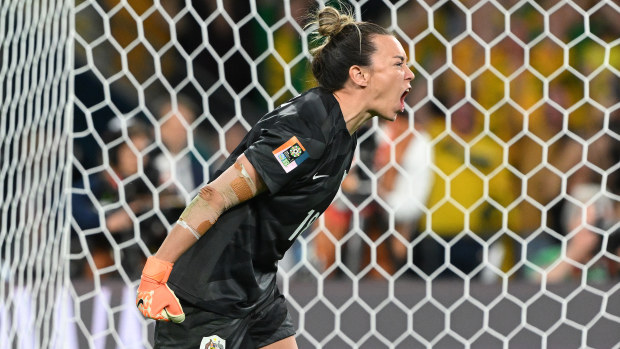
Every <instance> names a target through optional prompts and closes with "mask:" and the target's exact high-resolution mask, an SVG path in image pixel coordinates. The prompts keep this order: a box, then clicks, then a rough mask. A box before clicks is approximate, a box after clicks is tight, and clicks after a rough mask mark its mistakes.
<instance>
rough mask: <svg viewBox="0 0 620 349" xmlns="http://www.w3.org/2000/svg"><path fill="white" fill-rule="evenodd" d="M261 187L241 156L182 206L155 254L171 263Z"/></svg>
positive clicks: (261, 189)
mask: <svg viewBox="0 0 620 349" xmlns="http://www.w3.org/2000/svg"><path fill="white" fill-rule="evenodd" d="M264 190H265V185H264V183H263V181H262V179H261V178H260V177H259V176H258V174H257V173H256V171H255V170H254V168H253V167H252V165H251V164H250V162H249V161H248V160H247V159H246V158H245V156H244V155H241V156H240V157H239V159H238V160H237V162H236V163H235V164H234V165H233V166H231V167H230V168H229V169H227V170H226V171H224V173H222V175H220V176H219V177H218V178H217V179H216V180H215V181H213V183H211V184H209V185H207V186H205V187H203V188H202V189H201V190H200V193H199V194H198V196H196V197H195V198H194V200H192V202H191V203H190V204H189V205H188V206H187V207H186V208H185V210H184V211H183V213H182V214H181V217H179V220H178V221H177V224H175V225H174V227H173V228H172V230H171V231H170V233H169V234H168V236H167V237H166V239H165V240H164V242H163V243H162V245H161V246H160V247H159V250H158V251H157V253H156V254H155V257H157V258H159V259H162V260H165V261H168V262H171V263H174V262H176V260H177V259H178V258H179V257H180V256H181V255H182V254H183V253H184V252H185V251H187V250H188V249H189V248H190V247H191V246H192V245H193V244H195V243H196V241H198V239H200V237H201V236H202V235H204V234H205V233H206V232H207V231H208V230H209V229H210V228H211V227H212V226H213V225H214V224H215V222H216V221H217V220H218V218H219V217H220V215H221V214H222V213H223V212H224V211H226V210H228V209H230V208H231V207H233V206H235V205H237V204H239V203H240V202H243V201H246V200H249V199H251V198H252V197H254V196H256V195H258V194H259V193H261V192H262V191H264Z"/></svg>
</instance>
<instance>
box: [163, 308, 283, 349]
mask: <svg viewBox="0 0 620 349" xmlns="http://www.w3.org/2000/svg"><path fill="white" fill-rule="evenodd" d="M181 306H182V307H183V311H184V312H185V321H183V322H182V323H180V324H175V323H172V322H164V321H157V323H156V325H155V346H154V348H157V349H165V348H174V349H180V348H192V349H198V348H210V346H208V345H207V344H208V342H209V341H212V343H213V344H215V345H214V346H213V347H214V348H222V349H254V348H261V347H264V346H266V345H269V344H272V343H275V342H277V341H279V340H281V339H284V338H287V337H290V336H293V335H295V328H294V326H293V322H292V321H291V317H290V314H289V312H288V309H287V307H286V304H285V301H284V296H279V297H277V298H276V299H274V300H273V301H272V302H271V303H268V304H265V305H262V306H261V308H259V309H257V310H256V311H254V312H252V313H250V314H249V315H247V316H246V317H244V318H240V319H236V318H228V317H225V316H222V315H220V314H216V313H211V312H207V311H205V310H203V309H201V308H196V307H194V306H192V305H191V304H188V303H187V302H184V301H183V300H181ZM213 336H217V337H219V339H218V338H216V337H213ZM222 339H223V340H225V341H226V342H225V346H218V344H220V343H221V340H222Z"/></svg>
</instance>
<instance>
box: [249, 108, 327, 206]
mask: <svg viewBox="0 0 620 349" xmlns="http://www.w3.org/2000/svg"><path fill="white" fill-rule="evenodd" d="M324 150H325V143H324V141H323V140H322V137H321V135H320V133H318V132H313V129H312V127H309V125H308V124H306V123H303V122H300V121H299V120H298V118H290V117H289V118H282V119H281V120H279V121H278V122H276V123H274V124H272V125H270V126H269V127H268V128H265V129H261V130H260V134H259V136H258V139H256V141H254V142H253V143H252V144H250V145H249V146H248V147H247V149H246V150H245V152H244V154H245V156H246V157H247V159H248V160H249V161H250V163H251V164H252V165H253V166H254V168H255V169H256V171H257V172H258V174H259V175H260V176H261V178H262V179H263V181H264V182H265V184H266V185H267V187H268V188H269V192H270V193H272V194H275V193H277V192H279V191H280V190H282V188H283V187H284V186H286V185H287V184H288V183H290V182H291V181H293V180H295V179H297V178H299V177H301V176H303V175H305V174H308V173H310V172H312V171H313V170H315V168H316V166H317V164H318V163H319V160H320V159H321V157H322V155H323V151H324Z"/></svg>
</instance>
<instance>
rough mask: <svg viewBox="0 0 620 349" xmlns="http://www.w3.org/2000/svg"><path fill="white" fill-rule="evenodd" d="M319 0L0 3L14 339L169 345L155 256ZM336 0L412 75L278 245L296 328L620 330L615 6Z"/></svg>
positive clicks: (4, 209)
mask: <svg viewBox="0 0 620 349" xmlns="http://www.w3.org/2000/svg"><path fill="white" fill-rule="evenodd" d="M326 3H327V4H332V5H334V4H336V5H337V2H335V1H321V0H243V1H228V0H186V1H161V0H74V1H68V0H60V1H51V0H3V1H2V2H1V3H0V181H1V182H2V183H1V184H2V185H1V186H0V348H29V349H30V348H96V349H99V348H151V347H152V346H153V338H152V335H153V329H154V323H153V321H147V320H145V319H143V318H142V316H141V315H140V314H139V312H138V311H137V310H136V308H135V305H134V301H135V290H136V288H137V285H138V282H139V277H140V271H141V268H142V265H143V263H144V260H145V258H146V257H148V256H149V255H150V254H151V253H154V251H155V249H156V248H157V246H158V245H159V243H161V241H162V239H163V238H164V237H165V235H166V233H167V231H169V229H170V228H171V225H172V224H173V222H174V221H175V220H176V217H178V215H179V213H180V212H181V210H182V209H183V207H184V206H185V205H186V204H187V203H188V202H189V201H191V199H192V198H193V196H194V195H195V194H196V192H197V189H198V188H199V187H200V185H201V184H204V183H206V182H207V181H209V180H210V179H211V177H210V176H211V174H212V173H213V172H214V171H215V170H216V169H217V167H218V166H219V164H221V163H222V161H223V160H224V159H225V158H226V156H228V155H229V153H230V151H231V150H232V149H233V148H234V147H235V146H236V145H237V143H238V142H239V141H240V139H241V137H243V135H244V134H245V132H247V130H248V129H249V128H250V127H251V126H252V125H253V124H254V123H255V122H256V121H257V120H258V118H260V116H262V115H263V114H264V113H265V112H267V111H269V110H271V109H273V108H274V107H275V106H277V105H278V104H280V103H282V102H283V101H285V100H287V99H288V98H290V97H292V96H295V95H297V94H299V93H300V92H302V91H304V90H306V89H308V88H310V87H313V86H314V82H313V80H312V77H311V73H310V69H309V67H308V62H309V60H310V59H311V56H310V54H309V50H310V49H311V48H312V47H313V45H315V44H316V43H314V42H313V41H312V36H311V35H310V34H311V31H312V30H313V28H312V27H309V28H307V27H305V24H306V18H304V15H305V13H306V12H307V10H308V9H317V8H320V7H322V6H325V5H326ZM341 3H344V5H345V6H346V7H347V8H348V9H349V10H350V11H351V13H352V14H353V15H354V16H355V17H356V19H358V20H369V21H372V22H375V23H378V24H380V25H382V26H385V27H386V28H388V29H389V30H390V31H392V32H393V33H394V35H395V36H396V37H397V39H398V40H399V41H400V42H401V43H402V44H403V47H404V48H405V50H406V51H407V54H408V56H409V57H408V65H409V66H410V67H411V69H412V71H413V72H414V73H415V75H416V77H415V79H414V81H413V82H412V87H413V88H412V92H411V93H410V94H409V95H408V96H407V99H406V108H405V112H404V113H402V115H399V117H398V119H397V121H395V122H393V123H387V122H383V121H379V120H376V119H375V120H373V121H372V122H369V123H368V125H366V126H365V127H363V128H362V129H360V131H359V132H358V141H359V144H358V147H357V150H356V156H355V159H354V163H353V166H352V168H351V171H349V174H348V176H347V177H346V178H345V180H344V181H343V184H342V190H341V191H340V192H339V193H338V195H337V197H336V199H335V200H334V202H333V204H332V206H331V207H330V208H329V209H328V211H327V212H325V213H324V214H323V215H321V216H320V217H318V219H317V217H316V215H311V214H309V215H308V219H307V221H304V224H303V225H304V228H305V231H303V232H302V231H300V232H299V233H300V235H299V238H298V242H296V244H295V245H294V246H293V248H292V249H291V250H290V251H289V252H288V254H287V256H286V257H285V259H284V260H283V261H281V263H280V271H279V277H280V278H279V282H280V289H281V290H282V292H283V293H284V294H285V296H286V298H287V300H288V304H289V309H290V312H291V315H292V317H293V320H294V323H295V325H296V326H297V329H298V331H297V337H296V338H297V342H298V344H299V347H300V348H363V347H378V348H487V347H488V348H513V347H517V348H577V347H578V348H586V347H587V348H620V283H619V282H618V281H619V280H620V5H618V3H617V2H616V1H613V0H603V1H591V0H543V1H533V0H482V1H477V0H401V1H396V0H343V1H341ZM205 335H208V334H205Z"/></svg>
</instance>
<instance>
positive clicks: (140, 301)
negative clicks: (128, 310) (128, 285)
mask: <svg viewBox="0 0 620 349" xmlns="http://www.w3.org/2000/svg"><path fill="white" fill-rule="evenodd" d="M140 304H142V305H144V300H142V298H140V299H139V300H138V304H136V307H138V308H140Z"/></svg>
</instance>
